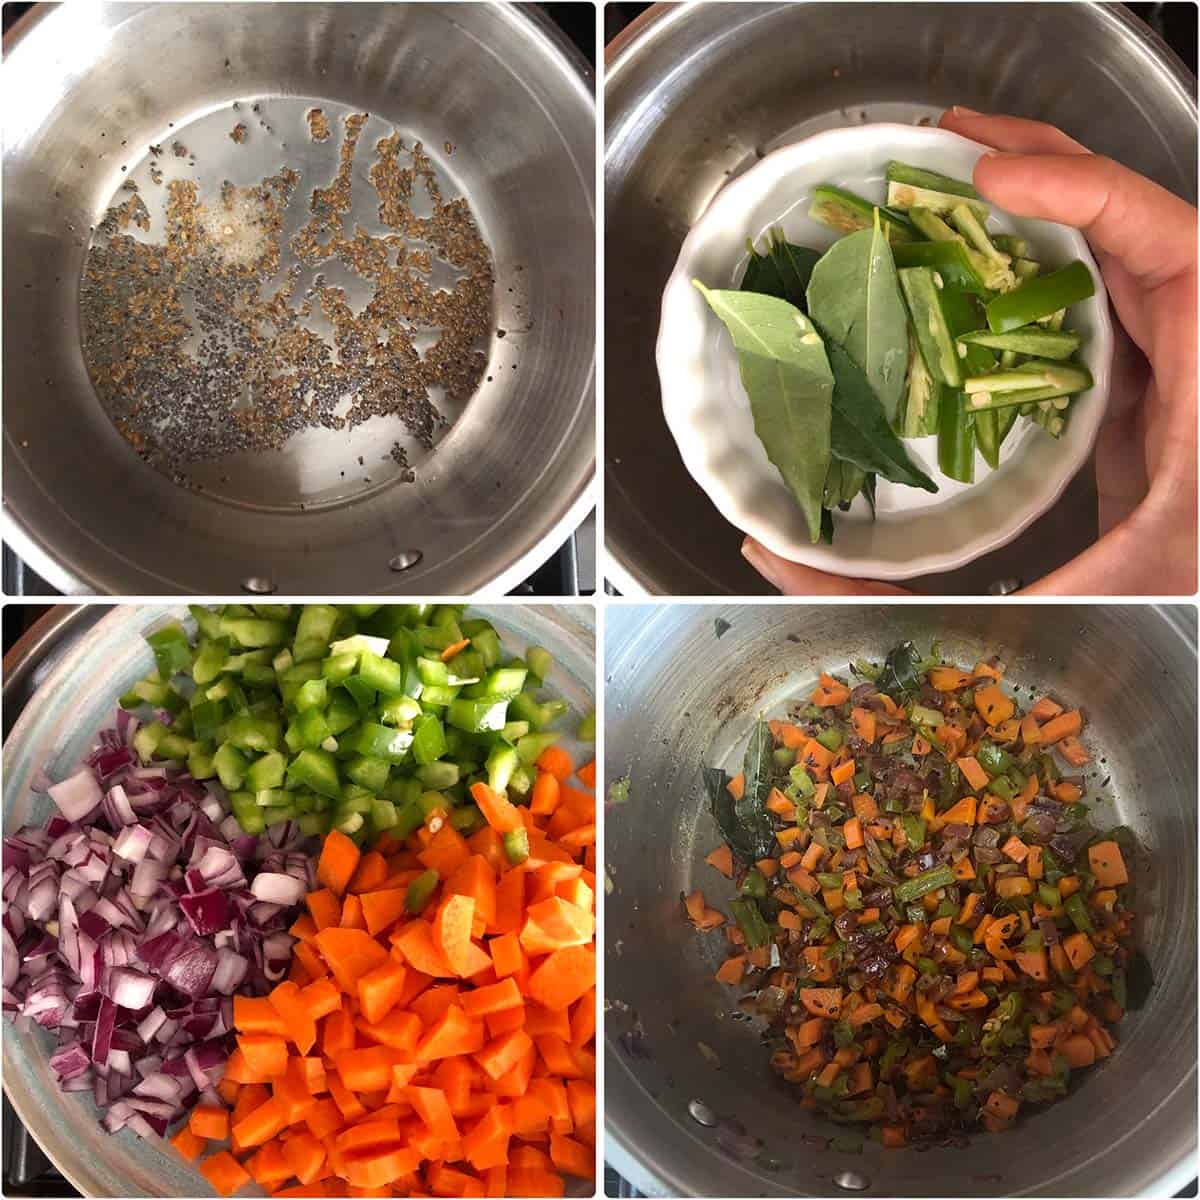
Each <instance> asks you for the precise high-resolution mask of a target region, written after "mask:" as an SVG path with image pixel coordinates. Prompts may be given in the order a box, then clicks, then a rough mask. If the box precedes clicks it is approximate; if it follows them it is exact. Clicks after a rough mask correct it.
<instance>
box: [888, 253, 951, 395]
mask: <svg viewBox="0 0 1200 1200" xmlns="http://www.w3.org/2000/svg"><path fill="white" fill-rule="evenodd" d="M897 274H898V275H899V277H900V290H901V291H902V292H903V293H904V300H905V303H906V304H907V305H908V311H909V315H910V316H911V317H912V328H913V331H914V332H915V333H916V335H917V343H918V345H919V346H920V348H921V357H922V358H923V359H924V360H925V366H926V367H927V368H928V369H929V373H930V375H932V376H933V378H934V379H935V380H937V382H939V383H944V384H946V385H947V386H949V387H953V388H957V387H958V386H959V384H960V383H961V381H962V376H961V374H960V372H959V365H958V354H957V352H956V351H955V348H954V339H953V337H951V335H950V329H949V327H948V326H947V324H946V315H945V313H944V312H943V310H942V302H941V296H940V294H939V293H940V291H941V288H940V287H939V286H938V283H937V278H936V275H935V273H934V271H933V270H932V268H930V267H906V268H905V269H904V270H902V271H899V272H897Z"/></svg>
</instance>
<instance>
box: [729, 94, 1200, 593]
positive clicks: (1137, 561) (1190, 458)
mask: <svg viewBox="0 0 1200 1200" xmlns="http://www.w3.org/2000/svg"><path fill="white" fill-rule="evenodd" d="M940 125H941V127H942V128H943V129H949V130H951V131H953V132H954V133H960V134H962V135H963V136H964V137H969V138H972V139H973V140H975V141H977V142H983V143H985V144H986V145H988V146H994V147H995V151H994V152H993V153H990V154H986V155H984V156H983V158H981V159H980V160H979V162H978V163H977V164H976V166H975V175H974V184H975V187H976V189H977V190H978V191H979V193H980V195H981V196H983V197H984V198H985V199H987V200H990V201H991V202H992V203H993V204H995V205H996V206H997V207H999V208H1003V209H1005V210H1006V211H1008V212H1011V213H1014V214H1015V215H1017V216H1025V217H1040V218H1042V219H1044V220H1048V221H1057V222H1059V223H1060V224H1063V225H1073V226H1074V227H1075V228H1077V229H1079V230H1081V231H1082V232H1083V234H1084V235H1085V236H1086V237H1087V240H1088V242H1089V244H1090V245H1091V247H1092V251H1093V253H1094V254H1095V255H1096V261H1097V262H1098V263H1099V265H1100V271H1101V273H1102V274H1103V276H1104V282H1105V285H1106V286H1107V288H1108V294H1109V298H1110V299H1111V301H1112V304H1113V307H1114V308H1115V309H1116V312H1117V316H1118V317H1119V318H1120V321H1121V324H1122V325H1123V326H1124V327H1125V330H1126V332H1127V333H1128V334H1129V336H1130V338H1132V340H1133V342H1134V343H1135V344H1136V346H1137V347H1138V349H1139V350H1140V351H1141V355H1142V357H1141V359H1140V360H1139V361H1138V362H1137V363H1136V364H1134V365H1132V366H1131V368H1130V371H1129V378H1128V381H1122V384H1121V385H1119V386H1115V387H1114V388H1113V389H1112V393H1111V397H1110V400H1109V405H1108V411H1107V414H1106V416H1105V423H1104V426H1103V427H1102V429H1101V431H1100V435H1099V438H1098V440H1097V443H1096V484H1097V489H1098V492H1099V510H1100V511H1099V516H1100V537H1099V538H1098V540H1097V541H1096V542H1095V543H1093V544H1092V545H1091V546H1089V547H1088V549H1087V550H1085V551H1084V552H1083V553H1082V554H1080V555H1079V556H1078V557H1076V558H1074V559H1072V560H1071V561H1070V562H1069V563H1067V564H1065V565H1064V566H1062V567H1060V568H1059V569H1058V570H1056V571H1052V572H1051V573H1050V574H1049V575H1047V576H1045V577H1044V578H1043V579H1039V580H1038V581H1037V582H1036V583H1034V584H1032V585H1031V586H1030V587H1027V588H1025V589H1024V590H1023V591H1022V592H1021V593H1020V594H1022V595H1097V594H1114V595H1131V594H1132V595H1137V594H1143V595H1144V594H1155V595H1184V594H1186V595H1190V594H1192V593H1193V592H1195V591H1196V555H1197V541H1196V537H1197V530H1196V370H1197V364H1196V316H1197V314H1196V271H1197V264H1196V210H1195V209H1194V208H1193V207H1192V206H1191V205H1190V204H1187V203H1186V202H1185V201H1183V200H1181V199H1179V197H1178V196H1174V195H1172V194H1171V193H1170V192H1168V191H1166V190H1165V189H1164V188H1161V187H1159V186H1158V184H1156V183H1152V182H1151V181H1150V180H1148V179H1145V178H1144V177H1143V176H1141V175H1138V174H1136V173H1135V172H1133V171H1130V170H1128V169H1127V168H1126V167H1122V166H1120V165H1119V164H1118V163H1115V162H1113V161H1112V160H1111V159H1107V158H1101V157H1099V156H1098V155H1094V154H1092V153H1091V152H1090V151H1088V150H1087V149H1086V148H1085V147H1083V146H1081V145H1080V144H1079V143H1078V142H1076V141H1074V140H1073V139H1072V138H1069V137H1068V136H1067V135H1066V134H1065V133H1063V132H1062V131H1061V130H1058V129H1055V128H1054V127H1053V126H1051V125H1044V124H1042V123H1040V122H1038V121H1026V120H1022V119H1019V118H1017V117H994V116H988V115H985V114H982V113H975V112H972V111H971V110H970V109H965V108H954V109H951V110H950V111H948V112H946V113H943V114H942V118H941V121H940ZM742 554H743V555H744V556H745V558H746V559H747V561H748V562H749V563H750V565H751V566H753V567H754V569H755V570H756V571H758V573H759V574H760V575H762V576H763V578H765V579H766V580H768V582H770V583H772V584H774V586H775V587H777V588H779V590H780V591H782V592H784V593H786V594H789V595H805V596H820V595H852V596H887V595H907V594H909V593H907V592H905V590H904V589H903V588H897V587H892V586H891V585H889V584H883V583H876V582H872V581H870V580H861V579H845V578H842V577H840V576H837V575H831V574H829V573H827V572H825V571H817V570H815V569H813V568H811V567H805V566H801V565H800V564H798V563H793V562H789V561H788V560H786V559H783V558H780V557H779V556H778V555H776V554H772V553H771V552H770V551H769V550H767V549H766V547H765V546H762V545H761V544H759V543H758V542H756V541H754V539H753V538H746V540H745V541H744V542H743V543H742Z"/></svg>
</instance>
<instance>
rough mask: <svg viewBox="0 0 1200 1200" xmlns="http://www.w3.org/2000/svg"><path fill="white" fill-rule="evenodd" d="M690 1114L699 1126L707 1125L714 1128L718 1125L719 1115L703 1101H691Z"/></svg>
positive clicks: (689, 1103) (689, 1104) (689, 1102)
mask: <svg viewBox="0 0 1200 1200" xmlns="http://www.w3.org/2000/svg"><path fill="white" fill-rule="evenodd" d="M688 1113H689V1114H690V1115H691V1118H692V1120H693V1121H695V1122H696V1124H697V1125H707V1126H708V1127H709V1128H712V1127H713V1126H714V1125H716V1123H717V1114H716V1113H715V1112H713V1110H712V1109H711V1108H709V1107H708V1105H707V1104H705V1103H704V1101H703V1100H689V1101H688Z"/></svg>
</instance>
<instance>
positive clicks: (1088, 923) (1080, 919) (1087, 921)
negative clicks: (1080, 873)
mask: <svg viewBox="0 0 1200 1200" xmlns="http://www.w3.org/2000/svg"><path fill="white" fill-rule="evenodd" d="M1063 911H1064V912H1065V913H1066V914H1067V916H1068V917H1070V919H1071V924H1072V925H1074V926H1075V928H1076V929H1078V930H1079V932H1080V933H1095V932H1096V927H1095V926H1094V925H1093V924H1092V918H1091V917H1090V916H1089V915H1088V910H1087V908H1086V906H1085V905H1084V903H1083V897H1082V896H1081V895H1080V894H1079V893H1078V892H1072V893H1071V895H1069V896H1068V897H1067V898H1066V900H1064V901H1063Z"/></svg>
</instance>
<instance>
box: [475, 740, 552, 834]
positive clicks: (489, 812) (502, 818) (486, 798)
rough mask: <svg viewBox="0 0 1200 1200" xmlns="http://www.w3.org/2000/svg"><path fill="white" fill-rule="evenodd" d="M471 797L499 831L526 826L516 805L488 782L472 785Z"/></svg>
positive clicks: (489, 822) (485, 818) (488, 821)
mask: <svg viewBox="0 0 1200 1200" xmlns="http://www.w3.org/2000/svg"><path fill="white" fill-rule="evenodd" d="M551 749H553V747H551ZM551 774H553V772H551ZM564 778H565V776H564ZM471 799H472V800H474V801H475V803H476V805H478V807H479V811H480V812H481V813H483V817H484V820H486V821H487V823H488V824H489V825H490V826H491V827H492V828H493V829H494V830H495V831H496V832H497V833H500V834H504V833H513V832H515V831H516V830H518V829H523V828H524V827H525V824H524V822H523V821H522V820H521V814H520V813H519V812H518V811H517V809H516V806H515V805H513V804H512V803H511V802H510V801H509V800H508V798H507V797H506V796H502V795H500V794H499V793H498V792H494V791H492V789H491V788H490V787H488V785H487V784H486V783H482V782H480V783H473V784H472V785H471Z"/></svg>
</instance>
